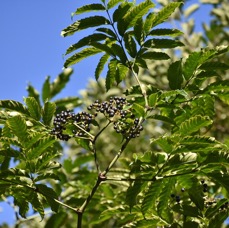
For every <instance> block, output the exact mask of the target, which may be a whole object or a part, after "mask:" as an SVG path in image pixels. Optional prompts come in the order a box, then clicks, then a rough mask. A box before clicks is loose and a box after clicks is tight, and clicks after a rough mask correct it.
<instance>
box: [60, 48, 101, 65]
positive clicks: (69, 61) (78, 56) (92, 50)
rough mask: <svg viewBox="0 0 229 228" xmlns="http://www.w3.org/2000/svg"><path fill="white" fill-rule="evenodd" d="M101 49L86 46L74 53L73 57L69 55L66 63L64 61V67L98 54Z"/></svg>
mask: <svg viewBox="0 0 229 228" xmlns="http://www.w3.org/2000/svg"><path fill="white" fill-rule="evenodd" d="M100 52H101V50H99V49H97V48H94V47H90V48H85V49H83V50H82V51H80V52H78V53H76V54H74V55H72V56H71V57H69V58H68V59H67V60H66V61H65V63H64V67H65V68H67V67H69V66H71V65H74V64H76V63H78V62H80V61H81V60H83V59H85V58H87V57H89V56H92V55H96V54H98V53H100Z"/></svg>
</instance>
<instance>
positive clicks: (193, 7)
mask: <svg viewBox="0 0 229 228" xmlns="http://www.w3.org/2000/svg"><path fill="white" fill-rule="evenodd" d="M199 7H200V6H199V4H192V5H191V6H189V7H188V8H187V9H185V11H184V16H185V17H189V16H190V15H192V14H193V13H194V12H195V11H196V10H198V9H199Z"/></svg>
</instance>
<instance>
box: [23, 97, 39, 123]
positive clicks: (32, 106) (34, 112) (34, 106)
mask: <svg viewBox="0 0 229 228" xmlns="http://www.w3.org/2000/svg"><path fill="white" fill-rule="evenodd" d="M24 101H25V103H26V105H27V107H28V111H29V113H30V116H31V117H32V118H34V119H35V120H40V118H41V109H40V105H39V104H38V103H37V101H36V99H35V98H34V97H26V98H24Z"/></svg>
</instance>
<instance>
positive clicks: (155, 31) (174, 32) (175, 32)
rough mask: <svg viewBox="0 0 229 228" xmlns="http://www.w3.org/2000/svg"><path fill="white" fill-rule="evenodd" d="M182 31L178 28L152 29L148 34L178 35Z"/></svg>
mask: <svg viewBox="0 0 229 228" xmlns="http://www.w3.org/2000/svg"><path fill="white" fill-rule="evenodd" d="M182 34H183V32H181V31H180V30H178V29H164V28H163V29H153V30H151V31H150V33H149V35H150V36H172V37H173V36H180V35H182Z"/></svg>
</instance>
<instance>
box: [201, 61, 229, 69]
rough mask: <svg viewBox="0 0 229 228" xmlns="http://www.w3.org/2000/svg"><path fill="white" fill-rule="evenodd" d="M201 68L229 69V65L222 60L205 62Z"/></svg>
mask: <svg viewBox="0 0 229 228" xmlns="http://www.w3.org/2000/svg"><path fill="white" fill-rule="evenodd" d="M199 69H202V70H228V69H229V65H227V64H225V63H221V62H206V63H203V64H202V65H201V66H200V67H199Z"/></svg>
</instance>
